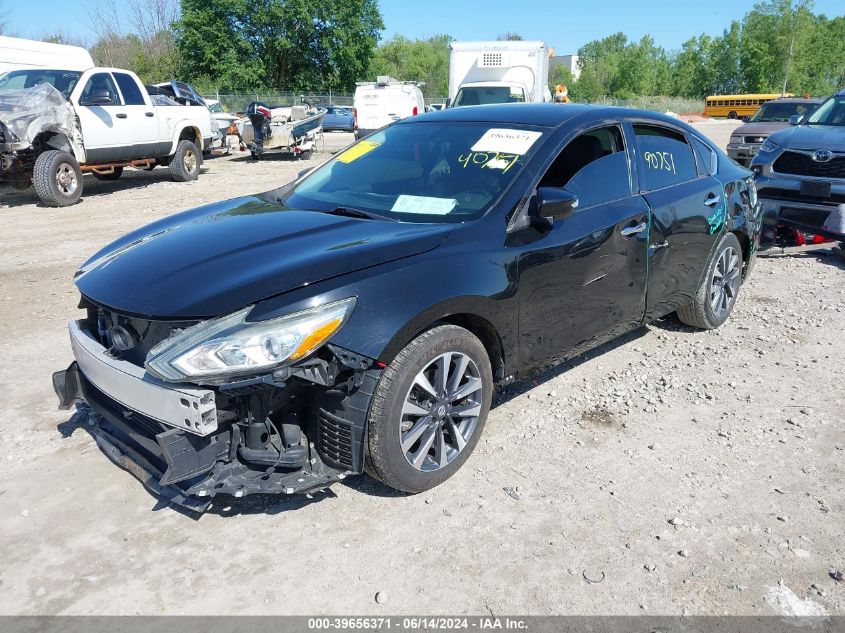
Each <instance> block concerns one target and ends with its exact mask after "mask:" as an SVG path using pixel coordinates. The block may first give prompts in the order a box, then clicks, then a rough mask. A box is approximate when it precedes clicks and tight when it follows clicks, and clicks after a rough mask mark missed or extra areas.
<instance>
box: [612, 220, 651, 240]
mask: <svg viewBox="0 0 845 633" xmlns="http://www.w3.org/2000/svg"><path fill="white" fill-rule="evenodd" d="M647 228H648V224H646V223H645V222H640V223H639V224H634V225H633V226H626V227H625V228H624V229H619V233H620V234H621V235H622V237H631V236H632V235H638V234H639V233H642V232H643V231H645V230H646V229H647Z"/></svg>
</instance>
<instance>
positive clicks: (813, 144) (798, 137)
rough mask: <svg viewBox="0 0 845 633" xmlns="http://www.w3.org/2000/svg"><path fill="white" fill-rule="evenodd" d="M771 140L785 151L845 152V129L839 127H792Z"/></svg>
mask: <svg viewBox="0 0 845 633" xmlns="http://www.w3.org/2000/svg"><path fill="white" fill-rule="evenodd" d="M769 138H770V140H771V141H772V142H773V143H776V144H778V145H780V146H781V147H783V148H784V149H806V150H817V149H828V150H830V151H832V152H845V127H842V126H837V125H792V126H790V127H789V129H786V130H782V131H780V132H778V133H777V134H772V136H771V137H769Z"/></svg>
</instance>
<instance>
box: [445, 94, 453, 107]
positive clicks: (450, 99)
mask: <svg viewBox="0 0 845 633" xmlns="http://www.w3.org/2000/svg"><path fill="white" fill-rule="evenodd" d="M451 105H452V98H451V97H449V98H448V99H446V105H444V106H443V107H444V108H448V107H449V106H451Z"/></svg>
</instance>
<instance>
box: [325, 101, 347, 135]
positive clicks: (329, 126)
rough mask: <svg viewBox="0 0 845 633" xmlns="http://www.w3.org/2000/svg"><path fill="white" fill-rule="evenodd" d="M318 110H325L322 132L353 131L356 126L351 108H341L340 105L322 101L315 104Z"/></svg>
mask: <svg viewBox="0 0 845 633" xmlns="http://www.w3.org/2000/svg"><path fill="white" fill-rule="evenodd" d="M317 109H319V110H325V111H326V114H325V116H324V117H323V131H324V132H332V131H339V132H354V131H355V127H356V115H355V110H354V109H353V108H343V107H340V106H335V105H331V104H328V103H324V104H321V105H318V106H317Z"/></svg>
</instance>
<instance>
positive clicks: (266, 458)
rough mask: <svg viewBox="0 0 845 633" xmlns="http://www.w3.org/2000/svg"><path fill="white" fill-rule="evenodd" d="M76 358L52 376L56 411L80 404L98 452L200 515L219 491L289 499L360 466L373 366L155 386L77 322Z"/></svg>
mask: <svg viewBox="0 0 845 633" xmlns="http://www.w3.org/2000/svg"><path fill="white" fill-rule="evenodd" d="M70 334H71V344H72V347H73V353H74V357H75V358H76V361H75V362H73V363H72V364H71V365H70V367H68V368H67V369H66V370H64V371H60V372H56V373H55V374H54V375H53V386H54V389H55V391H56V394H57V395H58V398H59V408H60V409H68V408H70V407H71V406H73V405H74V404H76V403H84V404H86V405H87V406H88V407H90V409H91V410H92V412H93V415H89V425H88V426H87V427H86V428H87V430H88V431H89V432H90V433H91V434H92V435H93V437H94V438H95V440H96V442H97V444H98V445H99V447H100V449H101V450H102V451H103V452H104V453H105V454H106V455H107V456H108V457H109V458H110V459H111V460H112V461H113V462H115V463H116V464H117V465H119V466H121V467H122V468H124V469H126V470H127V471H129V472H130V473H132V474H133V475H134V476H135V477H136V478H138V479H139V480H140V481H141V482H142V483H143V484H144V486H145V487H146V488H147V489H148V490H150V491H151V492H153V493H154V494H156V495H160V496H162V497H163V498H166V499H168V500H170V501H172V502H174V503H176V504H179V505H181V506H183V507H186V508H188V509H190V510H193V511H196V512H203V511H205V510H206V509H207V508H208V507H209V505H210V500H211V498H212V497H214V496H215V495H217V494H228V495H233V496H235V497H242V496H245V495H249V494H257V493H266V494H278V493H282V494H293V493H304V492H309V491H313V490H317V489H321V488H325V487H327V486H328V485H330V484H332V483H334V482H336V481H338V480H341V479H343V478H344V477H346V476H347V475H350V474H354V473H360V472H362V470H363V436H364V421H365V417H366V413H367V411H368V409H369V401H370V398H371V394H372V391H373V389H374V387H375V384H376V382H377V378H378V375H379V374H380V372H379V371H377V370H365V369H364V368H363V367H362V366H361V365H363V363H360V361H359V363H360V364H359V366H358V368H357V371H353V370H352V369H350V368H344V367H341V366H335V367H334V368H330V369H329V371H328V372H319V371H315V372H314V375H315V376H323V377H326V376H328V377H331V378H333V379H334V380H331V381H323V382H326V383H329V382H330V383H332V384H322V385H321V384H315V383H313V382H311V383H308V382H307V381H303V380H301V379H296V378H292V379H290V380H288V384H285V383H274V384H267V383H266V382H261V381H257V382H256V383H255V384H253V385H251V386H242V385H243V381H242V382H241V383H238V384H237V385H236V386H235V387H234V388H231V389H227V388H226V386H225V385H224V386H221V387H215V388H202V387H198V386H193V385H184V384H170V383H165V382H162V381H159V380H157V379H156V378H154V377H152V376H150V375H149V374H148V373H146V372H145V371H144V369H143V368H141V367H138V366H137V365H135V364H133V363H130V362H128V361H125V360H120V359H117V358H114V357H112V356H111V355H110V354H109V352H108V350H107V349H106V348H105V347H104V346H102V345H101V344H100V343H99V342H98V341H97V340H96V338H95V336H94V335H93V334H92V333H91V332H90V331H89V330H88V329H87V328H86V324H85V322H84V321H78V322H73V323H71V325H70Z"/></svg>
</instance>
